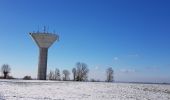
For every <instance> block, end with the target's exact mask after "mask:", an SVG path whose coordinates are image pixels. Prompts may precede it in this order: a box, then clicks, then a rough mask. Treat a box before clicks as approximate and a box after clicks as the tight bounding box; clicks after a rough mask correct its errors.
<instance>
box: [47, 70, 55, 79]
mask: <svg viewBox="0 0 170 100" xmlns="http://www.w3.org/2000/svg"><path fill="white" fill-rule="evenodd" d="M48 79H49V80H54V72H53V71H50V73H49V74H48Z"/></svg>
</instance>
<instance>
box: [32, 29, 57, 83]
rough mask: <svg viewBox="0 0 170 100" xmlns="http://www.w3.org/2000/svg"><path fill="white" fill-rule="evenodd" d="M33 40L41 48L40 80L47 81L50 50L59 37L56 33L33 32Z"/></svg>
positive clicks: (38, 76) (38, 77)
mask: <svg viewBox="0 0 170 100" xmlns="http://www.w3.org/2000/svg"><path fill="white" fill-rule="evenodd" d="M29 34H30V36H31V37H32V38H33V40H34V41H35V43H36V44H37V45H38V47H39V63H38V75H37V79H38V80H46V74H47V57H48V48H49V47H50V46H51V45H52V44H53V43H54V42H55V41H56V40H57V41H58V40H59V36H58V35H57V34H54V33H49V32H46V31H45V28H44V32H39V31H38V32H32V33H29Z"/></svg>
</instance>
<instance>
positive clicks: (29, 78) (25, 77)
mask: <svg viewBox="0 0 170 100" xmlns="http://www.w3.org/2000/svg"><path fill="white" fill-rule="evenodd" d="M23 80H32V78H31V76H24V78H23Z"/></svg>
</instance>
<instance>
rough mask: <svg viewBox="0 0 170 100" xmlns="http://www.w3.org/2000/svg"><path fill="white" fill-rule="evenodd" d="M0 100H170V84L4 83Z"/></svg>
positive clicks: (3, 81) (1, 84) (2, 82)
mask: <svg viewBox="0 0 170 100" xmlns="http://www.w3.org/2000/svg"><path fill="white" fill-rule="evenodd" d="M0 100H170V85H159V84H129V83H104V82H63V81H59V82H56V81H36V80H31V81H23V80H0Z"/></svg>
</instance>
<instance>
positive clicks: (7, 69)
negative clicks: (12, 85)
mask: <svg viewBox="0 0 170 100" xmlns="http://www.w3.org/2000/svg"><path fill="white" fill-rule="evenodd" d="M10 71H11V68H10V66H9V65H8V64H4V65H2V67H1V72H2V73H3V74H4V79H6V78H7V77H8V75H9V73H10Z"/></svg>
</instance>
